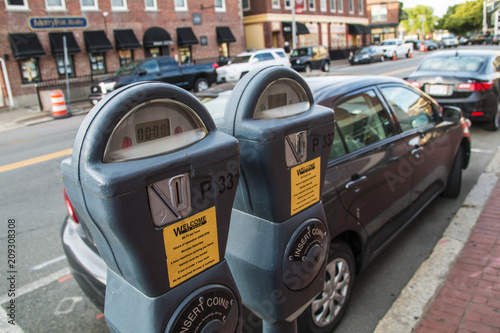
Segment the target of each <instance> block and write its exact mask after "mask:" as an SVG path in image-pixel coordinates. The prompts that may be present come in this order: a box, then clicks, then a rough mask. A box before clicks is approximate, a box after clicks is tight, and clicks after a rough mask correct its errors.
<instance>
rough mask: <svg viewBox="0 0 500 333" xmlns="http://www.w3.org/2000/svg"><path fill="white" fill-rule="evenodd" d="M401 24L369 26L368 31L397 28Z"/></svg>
mask: <svg viewBox="0 0 500 333" xmlns="http://www.w3.org/2000/svg"><path fill="white" fill-rule="evenodd" d="M398 25H399V23H375V24H370V25H368V26H367V28H368V29H380V28H397V27H398Z"/></svg>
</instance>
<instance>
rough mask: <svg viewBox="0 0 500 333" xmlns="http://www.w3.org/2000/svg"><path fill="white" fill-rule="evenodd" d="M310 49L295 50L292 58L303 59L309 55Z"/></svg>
mask: <svg viewBox="0 0 500 333" xmlns="http://www.w3.org/2000/svg"><path fill="white" fill-rule="evenodd" d="M308 51H309V49H308V48H305V49H295V50H293V51H292V54H291V56H292V57H302V56H306V55H309V52H308Z"/></svg>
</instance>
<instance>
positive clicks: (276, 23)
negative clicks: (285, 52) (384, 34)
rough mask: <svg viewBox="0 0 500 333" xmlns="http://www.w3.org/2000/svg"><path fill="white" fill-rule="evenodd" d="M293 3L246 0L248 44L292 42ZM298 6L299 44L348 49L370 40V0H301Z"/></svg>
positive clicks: (253, 46)
mask: <svg viewBox="0 0 500 333" xmlns="http://www.w3.org/2000/svg"><path fill="white" fill-rule="evenodd" d="M292 6H293V3H292V0H243V1H242V9H243V15H244V18H243V24H244V26H245V38H246V46H247V48H255V49H260V48H267V47H283V46H284V45H285V42H286V43H288V44H289V45H292V35H291V22H292V20H293V18H292ZM296 6H297V8H296V14H295V22H296V23H297V37H298V38H297V40H298V43H297V46H310V45H325V46H327V47H328V48H329V49H330V50H346V49H348V48H352V47H356V46H361V45H364V44H366V43H367V41H368V40H369V36H368V31H367V30H366V25H367V24H368V12H367V8H366V0H307V1H303V0H297V1H296ZM299 6H300V7H299ZM297 11H301V13H300V14H299V13H297Z"/></svg>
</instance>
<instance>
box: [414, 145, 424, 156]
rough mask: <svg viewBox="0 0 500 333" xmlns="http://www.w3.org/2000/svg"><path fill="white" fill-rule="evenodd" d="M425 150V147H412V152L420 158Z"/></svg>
mask: <svg viewBox="0 0 500 333" xmlns="http://www.w3.org/2000/svg"><path fill="white" fill-rule="evenodd" d="M423 150H424V148H423V147H419V146H416V147H415V148H414V149H412V151H411V154H412V155H413V156H415V157H416V158H420V157H421V156H422V151H423Z"/></svg>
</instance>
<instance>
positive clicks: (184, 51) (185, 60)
mask: <svg viewBox="0 0 500 333" xmlns="http://www.w3.org/2000/svg"><path fill="white" fill-rule="evenodd" d="M179 54H180V56H181V64H190V63H192V62H193V58H192V56H191V45H189V46H181V47H179Z"/></svg>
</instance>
